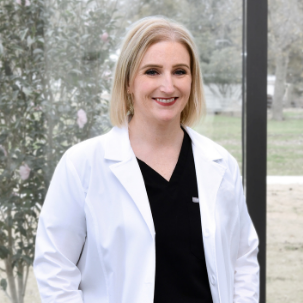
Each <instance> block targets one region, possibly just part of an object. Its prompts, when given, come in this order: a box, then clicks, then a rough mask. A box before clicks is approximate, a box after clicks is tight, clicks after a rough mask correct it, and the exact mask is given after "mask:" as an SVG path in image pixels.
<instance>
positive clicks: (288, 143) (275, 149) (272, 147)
mask: <svg viewBox="0 0 303 303" xmlns="http://www.w3.org/2000/svg"><path fill="white" fill-rule="evenodd" d="M284 116H285V120H283V121H274V120H271V119H268V125H267V174H268V175H279V176H283V175H284V176H302V175H303V110H287V111H285V113H284ZM195 130H197V131H198V132H199V133H201V134H203V135H205V136H207V137H209V138H211V139H212V140H214V141H215V142H217V143H219V144H220V145H222V146H223V147H225V148H226V149H227V150H228V151H229V152H230V153H231V154H232V155H233V156H234V157H235V158H236V159H237V161H238V163H239V165H240V167H241V162H242V152H241V117H234V116H226V115H208V116H207V117H206V119H205V121H204V122H200V123H199V124H198V125H196V127H195Z"/></svg>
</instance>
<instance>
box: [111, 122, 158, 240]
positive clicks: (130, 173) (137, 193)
mask: <svg viewBox="0 0 303 303" xmlns="http://www.w3.org/2000/svg"><path fill="white" fill-rule="evenodd" d="M108 135H110V136H109V138H108V140H107V145H106V151H105V158H107V159H108V160H113V161H118V162H115V163H114V164H111V165H110V166H109V167H110V169H111V171H112V172H113V173H114V175H115V176H116V177H117V179H118V180H119V182H120V183H121V184H122V186H123V187H124V188H125V190H126V191H127V192H128V194H129V195H130V196H131V198H132V200H133V201H134V203H135V204H136V206H137V208H138V209H139V211H140V213H141V215H142V217H143V219H144V221H145V223H146V224H147V226H148V229H149V231H150V234H151V236H152V238H154V236H155V228H154V222H153V218H152V214H151V209H150V205H149V201H148V196H147V192H146V189H145V184H144V180H143V177H142V173H141V170H140V167H139V165H138V162H137V159H136V156H135V154H134V152H133V150H132V148H131V145H130V141H129V135H128V129H127V128H122V129H120V128H117V127H114V128H113V130H112V133H111V134H110V133H109V134H108Z"/></svg>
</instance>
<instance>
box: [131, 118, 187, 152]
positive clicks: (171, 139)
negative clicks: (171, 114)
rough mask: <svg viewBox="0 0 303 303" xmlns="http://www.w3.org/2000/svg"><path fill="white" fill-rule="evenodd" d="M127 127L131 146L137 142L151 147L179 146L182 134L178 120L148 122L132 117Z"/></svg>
mask: <svg viewBox="0 0 303 303" xmlns="http://www.w3.org/2000/svg"><path fill="white" fill-rule="evenodd" d="M128 128H129V138H130V141H131V145H132V146H137V144H140V145H141V146H142V145H145V146H149V147H152V148H165V147H166V148H167V147H172V146H180V143H182V140H183V136H184V134H183V131H182V129H181V126H180V123H179V122H178V121H171V122H163V123H149V122H148V121H140V120H139V119H136V118H135V117H133V118H132V119H131V121H130V122H129V124H128Z"/></svg>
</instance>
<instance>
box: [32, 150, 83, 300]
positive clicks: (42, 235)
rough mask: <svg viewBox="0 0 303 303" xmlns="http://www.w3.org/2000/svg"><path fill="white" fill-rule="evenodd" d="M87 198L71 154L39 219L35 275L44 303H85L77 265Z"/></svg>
mask: <svg viewBox="0 0 303 303" xmlns="http://www.w3.org/2000/svg"><path fill="white" fill-rule="evenodd" d="M84 200H85V195H84V191H83V188H82V184H81V181H80V179H79V177H78V175H77V172H76V169H75V167H74V165H73V164H72V162H71V161H70V160H69V158H68V152H67V153H66V154H65V155H64V156H63V157H62V159H61V160H60V162H59V164H58V166H57V168H56V170H55V173H54V176H53V178H52V181H51V184H50V187H49V189H48V193H47V196H46V199H45V202H44V205H43V208H42V212H41V214H40V218H39V225H38V231H37V237H36V251H35V260H34V272H35V276H36V278H37V282H38V287H39V291H40V295H41V299H42V303H47V302H52V303H53V302H56V303H60V302H64V303H82V302H83V300H82V292H81V290H79V289H78V288H79V284H80V282H81V273H80V271H79V269H78V268H77V266H76V264H77V262H78V260H79V256H80V254H81V250H82V248H83V245H84V242H85V237H86V220H85V214H84V206H83V205H84Z"/></svg>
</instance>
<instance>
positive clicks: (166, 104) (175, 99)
mask: <svg viewBox="0 0 303 303" xmlns="http://www.w3.org/2000/svg"><path fill="white" fill-rule="evenodd" d="M158 99H163V100H169V99H171V98H158ZM177 99H178V97H176V98H174V100H173V101H172V102H168V103H164V102H160V101H158V100H157V99H156V98H153V100H155V101H156V102H157V103H158V104H160V105H162V106H171V105H173V104H175V103H176V101H177Z"/></svg>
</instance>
